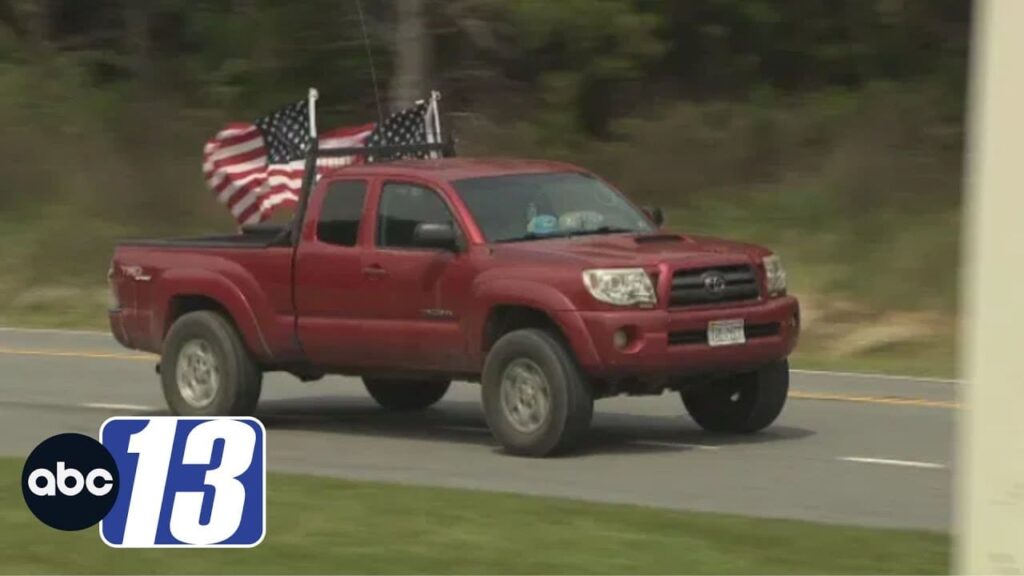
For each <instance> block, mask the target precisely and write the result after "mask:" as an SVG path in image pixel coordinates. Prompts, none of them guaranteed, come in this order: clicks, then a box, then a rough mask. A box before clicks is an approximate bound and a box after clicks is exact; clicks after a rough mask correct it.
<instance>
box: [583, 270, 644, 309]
mask: <svg viewBox="0 0 1024 576" xmlns="http://www.w3.org/2000/svg"><path fill="white" fill-rule="evenodd" d="M583 284H584V285H586V287H587V290H589V291H590V294H591V295H593V296H594V298H597V299H598V300H600V301H601V302H607V303H609V304H614V305H616V306H635V305H648V306H653V305H654V304H655V303H657V301H658V299H657V297H655V295H654V286H653V285H652V284H651V278H650V277H649V276H648V275H647V272H644V271H643V269H641V268H608V269H600V270H584V271H583Z"/></svg>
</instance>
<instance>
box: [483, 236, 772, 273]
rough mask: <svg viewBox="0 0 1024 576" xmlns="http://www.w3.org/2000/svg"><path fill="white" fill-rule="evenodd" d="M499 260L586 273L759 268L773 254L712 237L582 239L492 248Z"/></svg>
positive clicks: (564, 239) (604, 237) (524, 243)
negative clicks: (627, 269) (733, 266)
mask: <svg viewBox="0 0 1024 576" xmlns="http://www.w3.org/2000/svg"><path fill="white" fill-rule="evenodd" d="M491 248H492V250H493V254H494V256H495V257H497V258H508V259H510V260H516V261H522V260H525V261H529V262H530V263H533V264H540V263H545V262H548V263H550V264H552V265H559V266H564V265H573V264H575V265H578V266H580V267H582V268H601V267H609V268H614V267H619V268H621V267H626V266H639V267H652V266H657V265H659V264H668V265H670V266H672V267H702V266H718V265H727V264H740V263H756V262H758V261H759V260H760V258H761V257H763V256H766V255H768V254H771V251H770V250H767V249H765V248H763V247H761V246H756V245H753V244H746V243H742V242H732V241H729V240H723V239H719V238H713V237H709V236H695V235H688V234H687V235H681V234H666V233H657V234H606V235H599V236H579V237H576V238H552V239H550V240H532V241H525V242H514V243H508V244H495V245H493V246H492V247H491Z"/></svg>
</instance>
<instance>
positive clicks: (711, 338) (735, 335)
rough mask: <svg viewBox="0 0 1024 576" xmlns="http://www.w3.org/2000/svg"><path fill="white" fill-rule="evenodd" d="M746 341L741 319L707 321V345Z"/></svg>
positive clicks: (723, 344)
mask: <svg viewBox="0 0 1024 576" xmlns="http://www.w3.org/2000/svg"><path fill="white" fill-rule="evenodd" d="M746 341H747V337H746V335H745V334H744V333H743V320H742V319H740V320H713V321H711V322H708V346H733V345H736V344H743V343H744V342H746Z"/></svg>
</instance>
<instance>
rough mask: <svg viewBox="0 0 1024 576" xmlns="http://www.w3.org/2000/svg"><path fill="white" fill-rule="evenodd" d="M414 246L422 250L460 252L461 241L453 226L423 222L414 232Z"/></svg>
mask: <svg viewBox="0 0 1024 576" xmlns="http://www.w3.org/2000/svg"><path fill="white" fill-rule="evenodd" d="M412 241H413V244H415V245H416V246H418V247H420V248H437V249H441V250H451V251H452V252H458V250H459V241H458V238H457V237H456V235H455V228H453V227H452V225H451V224H441V223H435V222H423V223H420V224H417V225H416V228H415V229H414V230H413V232H412Z"/></svg>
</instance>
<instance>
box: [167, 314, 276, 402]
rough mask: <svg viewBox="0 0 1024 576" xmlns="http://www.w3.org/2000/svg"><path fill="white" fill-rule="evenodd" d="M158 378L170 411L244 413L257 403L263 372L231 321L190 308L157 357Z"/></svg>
mask: <svg viewBox="0 0 1024 576" xmlns="http://www.w3.org/2000/svg"><path fill="white" fill-rule="evenodd" d="M190 361H192V362H195V364H190ZM204 365H205V366H208V367H209V370H206V369H204V368H203V366H204ZM192 366H195V368H193V367H192ZM179 368H181V370H180V372H181V374H180V376H181V377H180V378H179ZM211 373H212V374H214V375H215V377H216V378H215V380H213V379H211V378H210V377H209V374H211ZM160 380H161V383H162V385H163V391H164V398H165V399H166V400H167V406H168V408H170V410H171V413H172V414H174V415H177V416H248V415H251V414H252V413H253V412H255V410H256V404H257V403H258V402H259V399H260V391H261V389H262V385H263V372H262V371H261V370H260V368H259V366H257V365H256V363H255V362H254V361H253V359H252V356H250V355H249V351H248V350H247V349H246V347H245V344H244V343H243V342H242V338H241V337H240V336H239V334H238V331H237V330H236V329H235V327H234V325H232V324H231V322H230V321H229V320H228V319H227V318H225V317H224V316H223V315H222V314H219V313H217V312H211V311H206V310H203V311H198V312H189V313H188V314H185V315H183V316H182V317H181V318H178V319H177V320H176V321H175V322H174V324H173V325H172V326H171V329H170V331H169V332H168V334H167V338H166V340H165V341H164V349H163V355H162V356H161V358H160ZM210 382H213V384H212V385H211V384H210ZM190 384H191V385H190Z"/></svg>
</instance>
